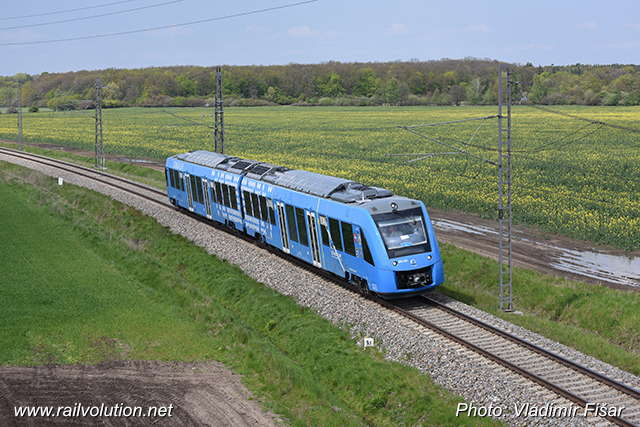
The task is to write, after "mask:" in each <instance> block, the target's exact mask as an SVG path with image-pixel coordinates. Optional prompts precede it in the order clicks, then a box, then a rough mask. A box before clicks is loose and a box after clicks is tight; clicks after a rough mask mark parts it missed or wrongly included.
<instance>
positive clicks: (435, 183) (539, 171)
mask: <svg viewBox="0 0 640 427" xmlns="http://www.w3.org/2000/svg"><path fill="white" fill-rule="evenodd" d="M553 110H554V111H559V112H561V113H563V114H564V115H560V114H552V113H551V112H549V111H545V110H540V109H534V108H531V107H528V106H514V108H513V111H512V118H513V122H512V124H513V134H512V141H513V151H514V156H513V185H514V187H513V212H514V220H515V221H516V222H523V223H528V224H535V225H537V226H539V227H541V228H543V229H545V230H548V231H550V232H555V233H559V234H564V235H568V236H571V237H576V238H580V239H584V240H589V241H594V242H598V243H605V244H612V245H615V246H617V247H622V248H627V249H638V248H640V167H638V165H640V133H637V132H632V131H629V130H625V129H619V128H615V127H612V126H603V125H601V124H598V123H591V122H589V121H585V120H579V119H577V118H575V117H568V116H567V115H572V116H579V117H581V118H588V119H590V120H594V121H601V122H605V123H608V124H614V125H617V126H622V127H629V128H639V127H640V126H638V125H637V122H638V113H639V111H638V109H637V108H636V107H615V108H611V107H578V106H571V107H569V106H562V107H553ZM173 112H174V113H175V114H177V115H179V116H180V117H184V118H188V119H190V120H193V121H199V123H201V124H206V125H208V126H213V118H211V117H210V116H209V115H210V113H212V109H207V110H206V114H205V115H204V117H202V113H203V112H205V109H204V108H194V109H182V110H173ZM495 114H497V107H410V108H409V107H407V108H396V107H366V108H355V107H354V108H348V107H336V108H332V107H328V108H319V107H317V108H304V107H278V108H276V107H266V108H262V107H261V108H230V109H227V110H226V111H225V131H226V140H227V142H226V146H227V154H232V155H237V156H240V157H246V158H251V159H255V160H262V161H266V162H270V163H274V164H279V165H284V166H288V167H290V168H300V169H306V170H310V171H314V172H320V173H326V174H331V175H336V176H341V177H345V178H351V179H354V180H357V181H360V182H362V183H365V184H368V185H374V186H379V187H386V188H389V189H391V190H393V191H394V192H395V193H397V194H401V195H406V196H409V197H415V198H419V199H421V200H423V201H424V202H425V204H426V205H427V206H435V207H439V208H448V209H457V210H461V211H467V212H475V213H478V214H479V215H481V216H484V217H487V218H495V217H497V209H496V207H497V183H496V181H497V167H496V166H495V163H497V161H498V158H497V145H498V144H497V134H498V130H497V120H496V119H487V120H485V121H468V122H462V123H456V124H448V125H440V126H429V127H419V128H413V129H414V130H415V131H417V132H420V133H422V134H424V135H427V136H429V137H431V138H434V139H437V140H439V141H441V142H442V143H444V144H447V145H448V146H445V145H441V144H438V143H436V142H433V141H431V140H429V139H426V138H423V137H420V136H418V135H415V134H413V133H410V132H407V131H405V130H402V129H400V128H398V127H397V126H396V125H417V124H426V123H436V122H446V121H458V120H462V119H467V118H475V117H484V116H491V115H495ZM16 122H17V120H16V116H15V115H8V114H2V115H0V138H4V139H16V137H17V127H16ZM103 123H104V144H105V151H107V152H111V153H114V154H123V155H128V156H144V157H155V158H163V157H166V156H169V155H172V154H176V153H180V152H184V151H188V150H197V149H209V150H213V146H214V145H213V144H214V143H213V136H212V134H211V129H210V128H207V127H205V126H198V125H189V122H187V121H183V120H180V119H178V118H176V117H173V116H170V115H168V114H165V113H163V112H162V111H161V110H160V109H137V108H130V109H116V110H103ZM178 123H180V124H183V125H184V126H173V127H171V126H165V125H169V124H178ZM481 124H482V126H480V125H481ZM503 125H506V120H505V121H504V123H503ZM479 126H480V127H479ZM474 134H475V136H474ZM23 135H24V140H25V141H30V142H45V143H55V144H63V145H72V146H76V147H82V148H85V149H90V150H91V149H93V147H94V143H95V121H94V120H93V118H92V117H91V116H89V115H66V116H65V115H61V114H54V113H37V114H25V115H24V118H23ZM472 137H473V138H472ZM458 150H463V151H465V153H467V154H460V153H459V151H458ZM388 153H396V154H397V153H438V154H437V155H434V156H432V157H427V158H424V159H422V160H419V161H415V162H411V163H408V164H405V163H404V162H405V161H407V160H411V159H414V158H418V157H421V156H413V157H397V156H385V154H388ZM446 153H458V154H446Z"/></svg>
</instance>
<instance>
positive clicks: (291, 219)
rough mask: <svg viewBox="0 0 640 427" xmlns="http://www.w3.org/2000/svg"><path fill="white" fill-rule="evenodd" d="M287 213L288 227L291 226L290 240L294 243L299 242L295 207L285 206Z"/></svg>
mask: <svg viewBox="0 0 640 427" xmlns="http://www.w3.org/2000/svg"><path fill="white" fill-rule="evenodd" d="M285 207H286V211H287V225H288V226H289V238H290V239H291V240H293V241H294V242H297V241H298V230H297V229H296V213H295V211H294V210H293V206H289V205H285Z"/></svg>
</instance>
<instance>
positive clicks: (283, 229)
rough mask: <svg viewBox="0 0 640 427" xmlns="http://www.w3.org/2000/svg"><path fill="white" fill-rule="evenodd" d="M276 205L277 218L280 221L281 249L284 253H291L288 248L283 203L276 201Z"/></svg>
mask: <svg viewBox="0 0 640 427" xmlns="http://www.w3.org/2000/svg"><path fill="white" fill-rule="evenodd" d="M276 204H277V205H278V220H279V221H280V236H282V250H283V251H284V253H285V254H289V253H291V250H290V249H289V233H287V222H286V219H285V214H284V203H282V202H276Z"/></svg>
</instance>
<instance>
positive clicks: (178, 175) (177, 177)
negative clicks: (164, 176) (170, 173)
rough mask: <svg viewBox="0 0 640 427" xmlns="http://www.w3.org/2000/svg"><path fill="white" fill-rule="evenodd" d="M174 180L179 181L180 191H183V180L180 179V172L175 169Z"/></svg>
mask: <svg viewBox="0 0 640 427" xmlns="http://www.w3.org/2000/svg"><path fill="white" fill-rule="evenodd" d="M176 180H177V181H179V182H180V191H184V181H183V180H182V172H178V171H176Z"/></svg>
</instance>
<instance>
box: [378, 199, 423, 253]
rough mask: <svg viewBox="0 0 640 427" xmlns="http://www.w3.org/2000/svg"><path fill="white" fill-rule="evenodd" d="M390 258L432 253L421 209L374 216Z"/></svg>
mask: <svg viewBox="0 0 640 427" xmlns="http://www.w3.org/2000/svg"><path fill="white" fill-rule="evenodd" d="M373 220H374V221H375V222H376V225H377V226H378V229H379V230H380V235H381V236H382V240H383V241H384V245H385V247H386V248H387V252H388V254H389V258H398V257H401V256H408V255H414V254H419V253H425V252H431V244H430V242H429V237H428V235H427V232H426V229H425V228H426V227H425V220H424V216H423V215H422V210H421V209H420V208H414V209H408V210H404V211H395V212H393V213H386V214H378V215H373Z"/></svg>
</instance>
